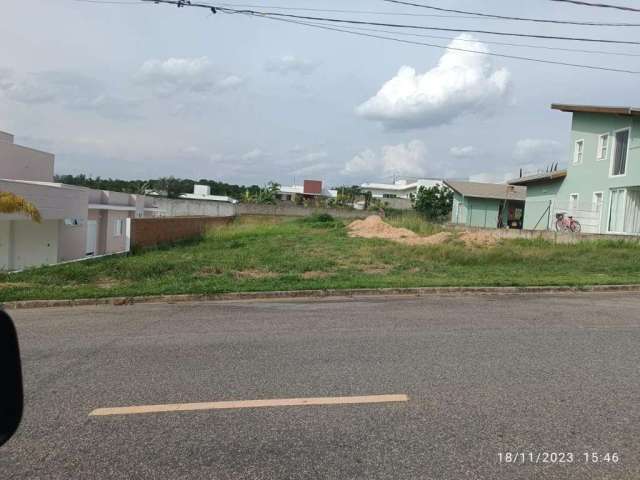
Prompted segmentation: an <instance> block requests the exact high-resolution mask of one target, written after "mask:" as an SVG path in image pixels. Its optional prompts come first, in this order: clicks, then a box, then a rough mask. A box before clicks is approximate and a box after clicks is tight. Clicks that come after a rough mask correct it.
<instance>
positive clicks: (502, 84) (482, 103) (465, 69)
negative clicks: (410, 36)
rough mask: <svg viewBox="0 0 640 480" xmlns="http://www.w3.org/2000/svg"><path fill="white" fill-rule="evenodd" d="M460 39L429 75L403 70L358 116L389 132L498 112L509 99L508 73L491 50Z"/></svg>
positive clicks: (469, 38)
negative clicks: (496, 60)
mask: <svg viewBox="0 0 640 480" xmlns="http://www.w3.org/2000/svg"><path fill="white" fill-rule="evenodd" d="M474 40H475V39H474V37H473V36H471V35H469V34H462V35H459V36H458V37H457V38H456V39H455V40H453V41H452V42H451V43H450V44H449V47H451V48H459V49H465V50H473V51H475V52H481V53H470V52H464V51H459V50H447V51H446V52H445V53H444V55H442V57H440V60H439V61H438V64H437V65H436V66H435V67H433V68H432V69H431V70H428V71H427V72H425V73H418V72H417V71H416V69H415V68H413V67H410V66H406V65H405V66H403V67H401V68H400V70H399V71H398V73H397V74H396V76H395V77H393V78H392V79H391V80H389V81H387V82H386V83H385V84H384V85H383V86H382V88H381V89H380V90H379V91H378V93H377V94H376V95H375V96H373V97H372V98H370V99H369V100H367V101H366V102H364V103H363V104H361V105H360V106H358V107H357V109H356V112H357V113H358V114H359V115H361V116H362V117H364V118H367V119H369V120H374V121H379V122H381V123H382V124H383V125H384V126H385V127H386V128H388V129H398V130H406V129H411V128H424V127H433V126H437V125H442V124H446V123H449V122H451V121H453V120H454V119H456V118H457V117H460V116H462V115H466V114H480V113H489V112H492V111H495V110H496V108H497V107H498V106H500V105H502V104H504V103H506V101H507V99H508V93H509V86H510V73H509V71H508V70H507V69H506V68H498V67H496V66H495V64H494V61H493V59H492V57H490V56H489V55H486V53H488V52H489V49H488V47H487V46H486V45H485V44H483V43H481V42H480V41H474Z"/></svg>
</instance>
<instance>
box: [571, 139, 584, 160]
mask: <svg viewBox="0 0 640 480" xmlns="http://www.w3.org/2000/svg"><path fill="white" fill-rule="evenodd" d="M583 154H584V140H578V141H577V142H576V148H575V151H574V153H573V163H582V156H583Z"/></svg>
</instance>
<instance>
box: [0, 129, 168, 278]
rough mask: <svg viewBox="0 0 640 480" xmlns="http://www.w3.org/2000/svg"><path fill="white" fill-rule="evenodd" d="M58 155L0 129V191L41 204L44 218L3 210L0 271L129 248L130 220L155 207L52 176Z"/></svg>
mask: <svg viewBox="0 0 640 480" xmlns="http://www.w3.org/2000/svg"><path fill="white" fill-rule="evenodd" d="M54 162H55V157H54V156H53V154H51V153H47V152H42V151H40V150H35V149H32V148H29V147H24V146H22V145H18V144H16V143H14V137H13V135H11V134H9V133H6V132H0V191H5V192H11V193H14V194H16V195H19V196H21V197H23V198H25V199H26V200H28V201H29V202H31V203H32V204H34V205H35V206H36V208H38V210H39V211H40V214H41V217H42V223H35V222H33V221H31V220H28V219H27V218H26V217H24V216H23V215H19V214H12V215H8V214H0V270H17V269H22V268H26V267H30V266H37V265H43V264H54V263H58V262H63V261H68V260H75V259H79V258H84V257H86V256H87V255H100V254H107V253H114V252H120V251H126V250H128V248H129V236H128V219H131V218H134V217H144V216H152V215H153V214H154V212H155V210H156V208H155V206H154V205H153V201H152V199H151V198H148V197H145V196H144V195H131V194H125V193H117V192H109V191H104V190H92V189H89V188H84V187H78V186H73V185H64V184H61V183H56V182H54V181H53V171H54Z"/></svg>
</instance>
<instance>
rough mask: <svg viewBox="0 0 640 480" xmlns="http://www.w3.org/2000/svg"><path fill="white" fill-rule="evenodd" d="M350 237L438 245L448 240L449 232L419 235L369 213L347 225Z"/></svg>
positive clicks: (406, 243)
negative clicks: (364, 217) (393, 225)
mask: <svg viewBox="0 0 640 480" xmlns="http://www.w3.org/2000/svg"><path fill="white" fill-rule="evenodd" d="M347 228H348V230H349V236H350V237H361V238H383V239H386V240H393V241H395V242H399V243H404V244H405V245H438V244H441V243H444V242H446V241H448V240H449V239H450V238H451V236H452V235H451V233H448V232H441V233H436V234H435V235H431V236H429V237H421V236H420V235H418V234H417V233H415V232H412V231H411V230H407V229H406V228H396V227H392V226H391V225H389V224H388V223H385V222H383V221H382V218H380V217H379V216H378V215H371V216H370V217H367V218H366V219H364V220H356V221H355V222H353V223H351V224H350V225H349V226H348V227H347Z"/></svg>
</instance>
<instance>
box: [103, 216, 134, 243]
mask: <svg viewBox="0 0 640 480" xmlns="http://www.w3.org/2000/svg"><path fill="white" fill-rule="evenodd" d="M103 215H104V217H103V218H104V221H103V222H102V224H101V225H100V226H101V227H103V228H104V232H101V233H103V234H104V237H103V238H104V243H103V245H104V250H103V251H101V252H100V253H101V254H102V253H116V252H124V251H125V250H126V249H127V237H126V221H127V218H129V217H130V216H133V215H130V212H126V211H124V212H123V211H118V210H106V211H105V212H104V213H103ZM119 220H120V221H122V222H123V223H122V234H121V235H114V232H115V227H116V222H117V221H119Z"/></svg>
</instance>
